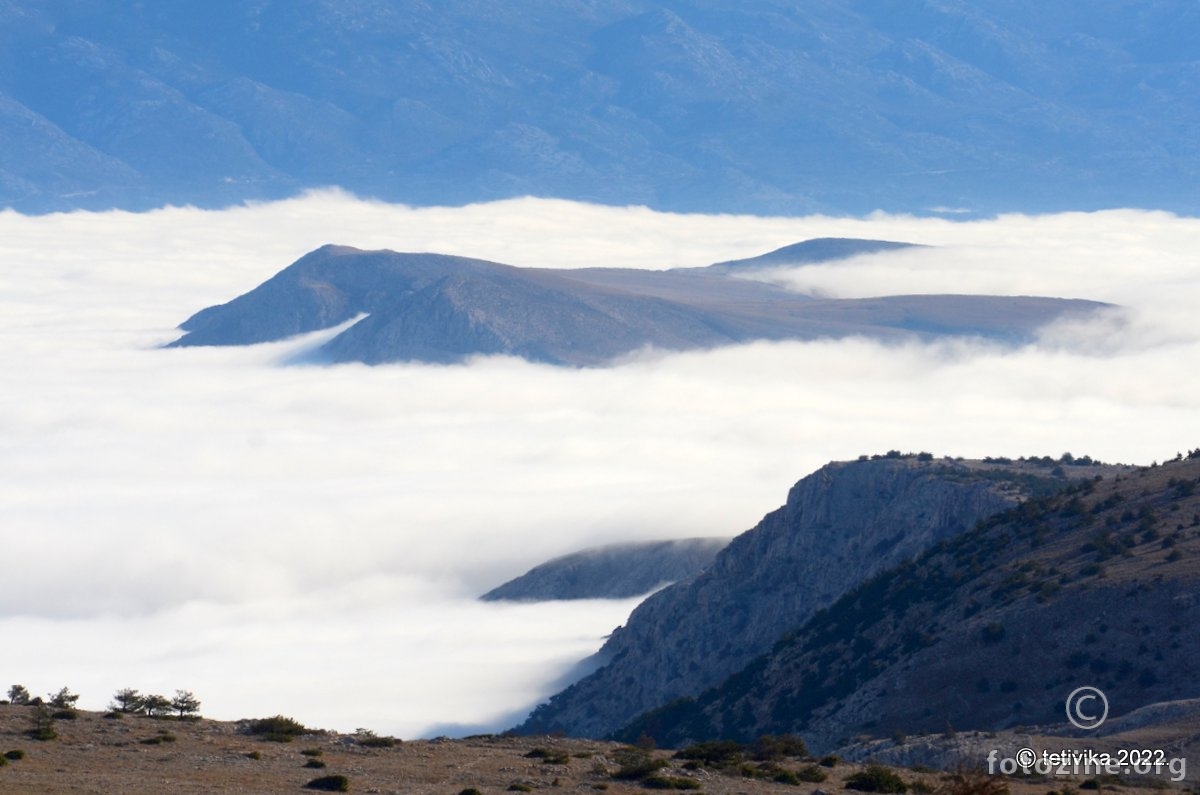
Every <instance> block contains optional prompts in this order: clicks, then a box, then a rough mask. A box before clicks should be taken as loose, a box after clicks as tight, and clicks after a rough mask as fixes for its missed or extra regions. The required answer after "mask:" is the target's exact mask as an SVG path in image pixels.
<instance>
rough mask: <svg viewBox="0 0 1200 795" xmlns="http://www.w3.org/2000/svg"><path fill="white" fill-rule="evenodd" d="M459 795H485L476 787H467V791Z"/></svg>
mask: <svg viewBox="0 0 1200 795" xmlns="http://www.w3.org/2000/svg"><path fill="white" fill-rule="evenodd" d="M458 795H483V793H482V792H480V791H479V790H477V789H475V788H474V787H467V788H466V789H465V790H463V791H462V792H460V793H458Z"/></svg>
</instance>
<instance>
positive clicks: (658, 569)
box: [479, 538, 729, 602]
mask: <svg viewBox="0 0 1200 795" xmlns="http://www.w3.org/2000/svg"><path fill="white" fill-rule="evenodd" d="M728 543H729V539H728V538H684V539H678V540H675V541H645V542H634V543H629V544H610V545H608V546H603V547H596V548H594V549H585V550H582V551H580V552H575V553H572V554H570V555H563V556H562V557H558V558H554V559H553V560H549V561H546V562H545V563H543V564H541V565H539V566H535V567H533V568H532V569H530V570H529V571H528V572H526V573H525V574H522V575H521V576H520V577H517V578H516V579H513V580H509V581H508V582H506V583H504V584H503V585H499V586H497V587H495V588H493V589H492V590H490V591H488V592H487V593H485V594H484V595H483V596H481V597H479V598H480V599H482V600H484V601H488V602H494V601H518V602H542V601H547V600H550V599H626V598H628V597H631V596H640V595H641V594H644V593H649V592H650V591H652V590H654V589H655V588H658V587H659V586H661V585H666V584H668V583H672V582H675V581H677V580H685V579H687V578H688V577H691V576H693V575H695V574H698V573H699V572H700V571H701V570H702V569H704V568H705V567H706V566H708V565H709V564H710V563H712V560H713V558H714V557H716V555H717V553H718V552H720V551H721V550H722V549H723V548H724V547H725V545H726V544H728Z"/></svg>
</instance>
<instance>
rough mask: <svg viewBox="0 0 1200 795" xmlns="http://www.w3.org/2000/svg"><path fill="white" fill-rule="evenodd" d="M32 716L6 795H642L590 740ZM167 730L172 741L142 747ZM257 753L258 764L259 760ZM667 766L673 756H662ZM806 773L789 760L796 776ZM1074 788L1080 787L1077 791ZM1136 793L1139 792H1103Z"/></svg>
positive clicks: (9, 734)
mask: <svg viewBox="0 0 1200 795" xmlns="http://www.w3.org/2000/svg"><path fill="white" fill-rule="evenodd" d="M31 716H32V708H30V707H18V706H8V705H0V754H3V753H5V752H7V751H10V750H15V749H21V750H23V751H24V752H25V757H24V758H23V759H20V760H17V761H11V762H9V763H8V764H7V765H5V766H3V767H0V793H20V794H21V795H59V794H60V793H73V794H75V795H78V794H79V793H97V794H100V793H103V795H113V794H114V793H119V794H120V795H162V794H163V793H169V794H170V795H186V793H206V794H208V795H212V794H214V793H218V794H219V793H304V792H309V791H310V790H306V789H304V788H303V785H304V784H305V783H306V782H308V781H310V780H312V779H313V778H316V777H317V776H321V775H327V774H332V773H339V774H343V775H345V776H347V777H348V778H349V780H350V791H351V792H359V793H404V794H405V795H424V794H426V793H428V795H458V793H460V792H462V791H463V790H464V789H468V788H475V789H478V790H479V791H480V792H481V793H483V795H501V793H505V792H507V791H508V790H509V787H510V786H512V785H514V784H523V785H526V786H528V787H531V788H532V791H533V793H535V795H536V793H540V792H543V791H544V795H552V793H563V794H564V795H566V793H577V794H578V793H585V794H586V795H599V793H601V792H604V793H605V794H606V795H634V794H635V793H637V794H638V795H645V794H646V793H648V792H650V790H647V789H644V788H643V787H641V786H640V785H639V784H637V783H630V782H624V781H615V780H613V779H612V778H611V777H610V776H608V775H606V774H605V773H604V770H605V769H607V770H608V771H613V770H615V769H616V765H615V763H613V761H612V756H611V755H612V752H613V751H614V750H615V749H616V748H618V747H619V746H617V745H615V744H613V743H604V742H598V741H589V740H575V739H563V738H547V737H537V738H533V737H512V738H509V737H483V738H475V739H464V740H444V741H438V740H432V741H413V742H404V743H401V744H399V745H397V746H395V747H393V748H380V749H369V748H363V747H361V746H359V745H358V744H357V743H356V742H355V740H354V739H353V738H352V737H347V736H345V735H337V734H315V735H311V736H305V737H301V738H297V739H296V740H295V741H293V742H291V743H273V742H266V741H264V740H262V739H259V738H256V737H253V736H250V735H247V734H243V733H239V731H238V724H235V723H229V722H218V721H209V720H200V721H193V722H178V721H170V720H151V719H149V718H144V717H132V716H131V717H126V718H124V719H121V720H115V719H111V718H105V717H103V716H102V715H100V714H98V713H91V712H80V713H79V717H78V718H77V719H76V720H73V721H65V720H63V721H57V722H56V723H55V728H56V729H57V731H58V735H59V737H58V738H57V739H55V740H50V741H47V742H38V741H36V740H32V739H30V738H29V737H27V736H26V734H25V732H26V730H27V729H28V728H29V725H30V720H31ZM162 732H169V733H170V734H171V735H173V736H174V737H175V740H174V741H172V742H164V743H161V744H157V745H148V744H145V743H144V742H143V741H145V740H149V739H151V738H154V737H155V736H158V735H159V734H160V733H162ZM535 747H543V748H548V749H552V750H561V751H565V752H566V753H567V754H569V755H570V757H571V758H570V760H569V761H568V763H567V764H544V763H542V762H541V761H540V760H538V759H531V758H527V757H526V756H525V754H526V753H528V752H529V751H530V750H531V749H533V748H535ZM306 749H319V750H320V752H321V755H320V757H319V759H320V760H321V761H323V762H325V764H326V765H327V767H326V768H324V769H323V770H322V769H313V768H306V767H305V766H304V765H305V763H306V762H307V761H308V760H309V758H310V757H306V756H304V755H302V754H301V751H302V750H306ZM253 752H258V754H259V755H261V759H252V758H251V757H250V754H252V753H253ZM656 753H657V754H658V755H660V756H662V757H664V758H666V757H669V756H670V753H669V752H666V751H659V752H656ZM803 764H804V763H801V762H798V761H788V762H785V763H784V767H788V768H791V769H796V768H798V767H800V766H802V765H803ZM860 769H862V768H861V766H860V765H850V764H841V765H838V766H837V767H835V768H833V769H830V770H828V771H827V772H828V773H829V779H828V780H827V781H825V782H823V783H820V784H803V785H800V786H788V785H785V784H776V783H773V782H769V781H759V780H752V779H746V778H742V777H740V776H736V775H727V774H723V773H719V772H714V771H709V770H694V771H693V770H684V769H682V768H681V766H680V763H679V762H678V761H672V767H671V769H669V770H666V771H664V772H665V773H667V774H669V775H675V776H688V777H691V778H694V779H696V780H698V781H699V782H700V784H701V786H702V791H703V792H704V793H710V794H711V795H812V793H814V791H816V790H822V791H823V792H825V793H836V792H840V791H842V790H843V786H842V784H843V782H844V780H845V778H846V777H847V776H848V775H850V774H851V773H853V772H855V771H857V770H860ZM899 772H900V773H901V775H902V777H903V778H904V779H905V780H906V781H909V782H919V783H920V784H923V785H924V787H921V788H922V789H926V791H928V789H932V788H936V787H937V786H938V784H939V776H938V775H937V774H934V773H929V772H924V773H919V772H915V771H911V770H900V771H899ZM1007 783H1009V784H1010V789H1011V792H1012V793H1013V795H1046V793H1047V792H1048V791H1049V790H1051V789H1061V788H1062V785H1063V784H1064V783H1066V782H1062V781H1053V782H1050V783H1049V784H1047V783H1046V782H1032V783H1031V782H1017V781H1013V782H1007ZM1077 783H1078V782H1076V784H1077ZM1105 789H1106V790H1115V791H1117V792H1120V793H1128V795H1134V793H1137V792H1139V791H1141V790H1139V789H1138V788H1135V787H1127V786H1122V787H1116V786H1109V785H1106V786H1105Z"/></svg>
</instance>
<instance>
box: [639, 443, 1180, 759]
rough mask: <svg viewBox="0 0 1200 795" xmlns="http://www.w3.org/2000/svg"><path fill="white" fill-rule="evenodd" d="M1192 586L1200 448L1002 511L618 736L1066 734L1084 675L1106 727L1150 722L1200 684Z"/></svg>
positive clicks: (824, 738)
mask: <svg viewBox="0 0 1200 795" xmlns="http://www.w3.org/2000/svg"><path fill="white" fill-rule="evenodd" d="M1198 593H1200V450H1196V451H1193V453H1192V454H1191V456H1190V457H1189V458H1187V459H1183V460H1176V461H1172V462H1168V463H1165V464H1163V465H1161V466H1152V467H1147V468H1141V469H1137V470H1126V471H1124V472H1121V473H1119V474H1118V475H1117V476H1115V477H1114V476H1112V473H1108V475H1107V476H1106V477H1104V478H1103V479H1099V478H1098V479H1096V480H1092V479H1087V480H1085V481H1083V482H1081V483H1079V484H1077V485H1076V486H1074V487H1073V488H1071V489H1069V490H1067V491H1064V492H1062V493H1060V494H1055V495H1051V496H1046V497H1042V498H1033V499H1030V500H1028V501H1026V502H1024V503H1022V504H1021V505H1020V506H1018V507H1016V508H1013V509H1011V510H1008V511H1006V512H1003V513H1000V514H997V515H994V516H992V517H991V518H989V519H987V520H985V521H983V522H981V523H980V524H979V525H978V526H977V527H975V528H973V529H972V530H970V531H969V532H966V533H962V534H960V535H958V536H956V537H953V538H949V539H946V540H944V541H942V542H940V543H938V544H937V545H936V546H934V547H933V548H932V549H930V550H929V551H927V552H926V553H924V554H923V555H922V556H920V557H918V558H917V559H916V560H914V561H908V562H904V563H901V564H900V565H898V566H895V567H893V568H891V569H889V570H887V571H884V572H882V573H880V574H878V575H877V576H875V577H873V578H872V579H870V580H868V581H866V582H864V583H863V584H861V585H859V586H858V587H856V588H854V589H853V590H851V591H850V592H849V593H847V594H845V595H844V596H843V597H841V598H840V599H838V600H837V601H836V602H834V603H833V604H831V605H830V606H829V607H828V608H826V609H824V610H821V611H820V612H818V613H817V614H816V615H814V616H813V617H812V618H811V619H810V620H809V621H808V622H807V623H805V624H804V625H803V626H801V627H797V628H796V629H795V631H793V632H792V633H790V634H788V635H784V636H782V638H781V639H780V640H778V642H777V643H776V644H775V646H774V648H772V649H771V650H769V651H768V652H767V653H765V654H763V655H762V656H760V657H758V658H757V659H755V660H754V661H753V662H751V663H750V664H749V665H747V666H745V667H744V668H743V669H742V670H740V671H739V672H738V673H737V674H736V675H734V676H731V677H730V678H729V679H727V680H726V681H724V682H723V683H722V684H720V686H718V687H715V688H712V689H710V690H708V691H706V692H703V693H701V694H699V695H696V694H689V696H688V697H686V698H683V699H681V700H678V701H676V702H674V703H671V704H667V705H665V706H662V707H660V708H659V709H656V710H654V711H652V712H648V713H647V714H645V715H643V716H641V717H640V718H639V719H638V720H636V721H634V722H633V723H632V724H631V725H630V726H629V727H627V728H626V729H625V730H624V731H623V732H621V735H622V736H637V735H638V734H640V733H641V732H642V731H646V732H648V733H650V734H651V735H652V736H654V737H655V738H656V739H657V740H659V741H660V742H662V743H665V744H676V743H681V742H687V741H689V740H692V739H701V738H713V737H723V738H742V739H748V738H753V737H756V736H758V735H759V734H761V733H763V732H781V731H783V732H792V731H795V732H801V733H802V734H803V735H804V736H805V737H806V738H808V739H809V740H810V742H812V743H814V744H815V745H816V746H817V747H818V748H830V747H833V746H835V745H840V744H843V743H845V742H847V741H848V738H851V737H855V736H858V735H860V734H864V733H865V734H871V735H875V736H889V735H891V734H893V733H896V732H903V733H913V734H916V733H925V732H934V731H939V730H942V729H944V728H945V727H946V725H947V724H949V725H952V726H954V727H955V728H956V729H960V730H961V729H976V730H982V731H990V730H996V729H1005V728H1012V727H1016V726H1028V725H1032V724H1041V725H1060V724H1061V728H1062V729H1063V730H1067V731H1068V732H1069V730H1070V727H1069V726H1068V725H1067V724H1066V720H1065V715H1064V703H1065V700H1066V698H1067V696H1068V694H1070V693H1071V692H1072V691H1073V690H1075V689H1076V688H1077V687H1081V686H1085V685H1086V686H1092V687H1098V688H1100V689H1101V690H1102V691H1103V692H1104V693H1105V694H1106V696H1107V699H1108V702H1109V709H1110V713H1109V714H1110V720H1111V725H1109V724H1105V726H1103V727H1102V729H1101V730H1100V731H1099V732H1098V733H1099V734H1107V733H1110V732H1120V731H1126V730H1130V729H1134V728H1136V727H1137V726H1139V725H1141V724H1146V725H1152V724H1154V723H1156V722H1162V721H1164V720H1167V719H1168V718H1170V717H1171V714H1173V713H1171V714H1168V713H1170V708H1169V705H1159V706H1158V707H1154V708H1153V709H1147V710H1142V708H1143V707H1147V705H1152V704H1156V703H1158V702H1179V701H1180V700H1181V699H1182V700H1184V701H1183V702H1181V703H1180V704H1179V705H1176V706H1177V707H1179V708H1182V706H1181V705H1184V704H1191V703H1192V702H1187V701H1186V700H1187V699H1194V698H1195V697H1196V696H1197V695H1198V693H1197V685H1196V681H1195V659H1196V656H1197V654H1200V635H1197V633H1195V632H1193V631H1190V630H1189V628H1191V627H1194V626H1195V625H1196V622H1197V620H1200V597H1198V596H1197V594H1198ZM697 693H699V691H697ZM1139 710H1142V711H1140V712H1139ZM1176 711H1178V709H1176ZM1160 713H1161V714H1160ZM1188 714H1192V713H1188ZM1120 716H1126V717H1124V718H1121V717H1120ZM1184 717H1186V715H1185V716H1184ZM1193 731H1194V729H1193ZM1193 736H1194V735H1193ZM1176 739H1178V738H1176Z"/></svg>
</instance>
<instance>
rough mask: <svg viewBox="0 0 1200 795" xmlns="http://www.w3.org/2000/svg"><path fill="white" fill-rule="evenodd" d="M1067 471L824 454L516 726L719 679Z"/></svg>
mask: <svg viewBox="0 0 1200 795" xmlns="http://www.w3.org/2000/svg"><path fill="white" fill-rule="evenodd" d="M1088 471H1089V470H1087V469H1085V468H1076V469H1073V470H1072V471H1071V472H1070V473H1068V474H1072V475H1076V476H1082V475H1083V474H1084V473H1085V472H1088ZM1064 477H1065V475H1064V474H1063V473H1062V471H1061V470H1060V471H1059V472H1058V473H1055V472H1053V471H1052V469H1051V466H1049V465H1046V466H1038V465H1033V464H1022V463H1018V464H1013V463H983V462H964V461H954V460H947V459H940V460H934V459H933V458H932V456H927V455H921V456H915V457H913V456H910V457H902V456H899V454H895V455H889V456H888V457H876V458H875V459H873V460H860V461H855V462H848V463H833V464H829V465H827V466H825V467H822V468H821V469H820V470H818V471H817V472H814V473H813V474H811V475H809V476H807V477H805V478H804V479H803V480H801V481H799V482H798V483H797V484H796V485H795V486H793V487H792V489H791V491H790V492H789V493H788V498H787V502H786V504H785V505H784V506H783V507H781V508H779V509H778V510H776V511H773V512H772V513H770V514H768V515H767V516H766V517H764V518H763V520H762V521H761V522H760V523H759V524H758V525H757V526H756V527H755V528H753V529H752V530H749V531H748V532H746V533H743V534H742V535H740V536H738V537H737V538H735V539H734V540H733V541H732V542H730V544H729V546H727V547H726V548H725V549H724V550H722V551H721V553H720V554H718V555H717V558H716V560H715V561H714V562H713V564H712V565H711V566H709V567H708V568H707V569H706V570H705V571H704V572H703V573H701V574H700V575H699V576H697V577H695V578H694V579H691V580H687V581H685V582H681V583H677V584H675V585H673V586H671V587H668V588H665V589H663V590H662V591H659V592H658V593H656V594H654V595H653V596H651V597H650V598H648V599H647V600H646V601H645V602H643V603H642V604H641V605H639V606H638V607H637V608H636V609H635V610H634V612H633V614H632V615H631V616H630V617H629V621H628V622H627V623H626V625H625V626H624V627H622V628H620V629H618V630H617V631H615V632H614V633H613V634H612V636H611V637H610V638H609V640H608V641H607V642H606V643H605V645H604V647H603V648H602V649H601V650H600V652H599V653H598V654H597V656H596V658H595V663H597V664H598V665H599V666H600V667H599V668H598V669H597V670H596V671H595V672H594V673H592V674H591V675H589V676H587V677H585V678H584V679H581V680H580V681H579V682H576V683H575V684H573V685H572V686H570V687H569V688H567V689H566V690H564V691H563V692H561V693H559V694H558V695H556V696H554V697H553V698H551V699H550V701H549V702H548V703H546V704H543V705H542V706H540V707H538V708H537V709H536V710H534V712H533V714H532V715H531V716H530V717H529V719H528V720H527V721H526V722H525V723H524V724H522V725H521V726H520V727H518V730H519V731H522V732H529V733H534V734H537V733H545V732H554V731H565V732H566V733H568V734H571V735H578V736H605V735H607V734H609V733H611V732H614V731H616V730H618V729H620V728H621V727H623V726H625V725H626V724H627V723H629V721H631V720H632V719H633V718H634V717H636V716H637V715H638V714H640V713H642V712H643V711H645V710H647V709H651V708H654V707H658V706H660V705H662V704H664V703H666V702H669V701H671V700H672V699H675V698H680V697H685V696H691V695H694V694H696V693H699V692H701V691H703V690H704V689H706V688H709V687H713V686H715V685H718V684H720V683H721V682H722V681H723V680H724V679H725V678H726V677H728V676H730V675H732V674H734V673H736V672H737V671H739V670H741V669H742V668H743V667H744V666H745V665H747V664H748V663H749V662H750V661H751V660H753V659H754V658H755V657H757V656H758V655H760V654H763V653H764V652H766V651H768V650H769V649H770V648H771V646H772V644H774V643H775V642H776V641H777V640H778V639H779V637H780V636H781V635H782V634H783V633H785V632H788V631H791V630H794V629H796V628H798V627H799V626H801V625H803V623H804V622H805V621H806V620H808V619H809V618H810V617H812V616H813V614H814V613H816V611H818V610H820V609H822V608H826V607H828V606H829V605H831V604H833V603H834V602H835V601H837V600H838V599H839V598H841V597H842V595H843V594H845V593H846V592H847V591H849V590H851V589H853V588H855V587H856V586H858V585H859V584H860V583H862V582H863V581H864V580H866V579H867V578H869V577H871V576H873V575H874V574H876V573H878V572H880V571H884V570H886V569H888V568H890V567H891V566H894V565H897V564H899V563H902V562H905V561H908V560H910V559H911V558H913V557H914V556H916V555H918V554H920V553H921V552H923V551H924V550H926V549H928V548H929V547H931V546H933V545H934V544H936V543H938V542H940V541H943V540H945V539H948V538H953V537H954V536H956V535H958V534H959V533H962V532H963V531H965V530H967V529H968V528H970V527H972V526H973V525H974V524H975V523H976V522H977V521H979V520H980V519H983V518H985V517H987V516H990V515H992V514H995V513H998V512H1000V511H1002V510H1005V509H1007V508H1010V507H1012V506H1014V505H1016V504H1017V503H1018V502H1019V501H1020V500H1021V499H1023V498H1025V497H1028V496H1029V495H1030V494H1037V493H1045V492H1047V491H1055V490H1058V489H1060V488H1062V487H1063V486H1064V485H1065V483H1066V480H1065V479H1064ZM672 737H673V735H672Z"/></svg>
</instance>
